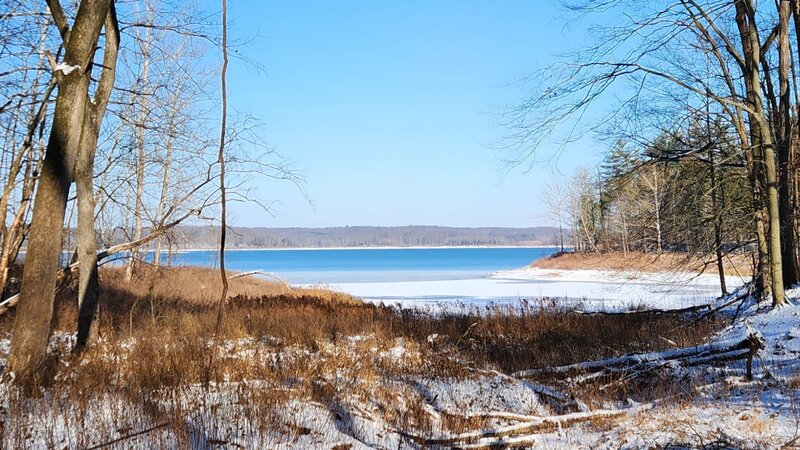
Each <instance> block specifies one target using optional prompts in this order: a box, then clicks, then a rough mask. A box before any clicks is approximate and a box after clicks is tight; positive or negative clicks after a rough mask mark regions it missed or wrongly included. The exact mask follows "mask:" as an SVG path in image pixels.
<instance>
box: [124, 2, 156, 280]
mask: <svg viewBox="0 0 800 450" xmlns="http://www.w3.org/2000/svg"><path fill="white" fill-rule="evenodd" d="M146 8H147V10H146V11H145V22H147V21H148V20H149V19H148V18H149V16H150V10H149V4H147V6H146ZM150 36H151V34H150V28H147V29H145V35H144V38H143V39H142V43H141V47H142V70H141V73H140V74H139V77H140V79H141V81H142V84H141V89H140V95H139V108H140V115H139V123H138V124H137V125H136V130H135V131H136V148H137V151H138V155H137V156H138V157H137V159H136V199H135V202H136V204H135V206H134V212H133V220H134V224H133V240H134V241H138V240H140V239H141V238H142V216H143V215H144V166H145V129H146V126H147V125H146V122H147V103H148V95H147V90H148V89H149V71H150ZM138 259H139V248H138V247H135V248H133V249H131V257H130V259H129V260H128V267H127V269H126V271H125V280H126V281H130V280H131V277H132V276H133V269H134V266H135V265H136V263H137V261H138Z"/></svg>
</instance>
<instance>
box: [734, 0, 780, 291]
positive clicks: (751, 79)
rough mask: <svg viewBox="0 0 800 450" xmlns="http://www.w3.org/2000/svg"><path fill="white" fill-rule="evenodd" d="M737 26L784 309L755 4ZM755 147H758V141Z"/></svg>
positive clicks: (774, 277) (744, 9) (741, 9)
mask: <svg viewBox="0 0 800 450" xmlns="http://www.w3.org/2000/svg"><path fill="white" fill-rule="evenodd" d="M735 7H736V24H737V27H738V29H739V33H740V36H741V39H742V48H743V53H744V56H745V62H746V68H745V77H744V78H745V84H746V88H747V99H748V101H749V103H750V106H751V108H752V111H748V116H749V118H750V126H751V128H753V127H756V128H757V130H758V132H757V135H758V139H759V142H758V144H759V145H758V147H759V149H760V154H761V156H762V157H763V166H764V169H763V176H764V183H763V184H764V185H765V187H766V200H767V201H766V205H767V219H768V220H767V224H768V228H767V233H768V235H767V236H768V238H767V242H768V244H769V255H770V259H769V262H770V276H771V282H772V304H773V306H782V305H784V304H785V303H786V292H785V289H784V284H783V264H782V258H781V254H782V253H781V252H782V248H781V231H780V230H781V220H780V200H779V194H778V174H777V170H776V160H775V142H774V140H773V137H772V133H771V130H770V126H769V120H768V118H767V115H766V113H765V111H764V104H763V100H762V96H761V76H760V74H759V65H760V62H761V58H762V55H761V42H760V39H759V36H758V28H757V23H756V19H755V8H754V5H753V3H752V0H741V1H737V2H736V3H735ZM753 144H756V142H755V140H754V141H753Z"/></svg>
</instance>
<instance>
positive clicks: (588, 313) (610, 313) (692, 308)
mask: <svg viewBox="0 0 800 450" xmlns="http://www.w3.org/2000/svg"><path fill="white" fill-rule="evenodd" d="M710 309H711V305H709V304H703V305H695V306H689V307H686V308H678V309H638V310H632V311H580V310H575V311H570V313H572V314H581V315H586V316H634V315H640V314H652V315H665V314H694V313H698V312H700V311H703V310H710Z"/></svg>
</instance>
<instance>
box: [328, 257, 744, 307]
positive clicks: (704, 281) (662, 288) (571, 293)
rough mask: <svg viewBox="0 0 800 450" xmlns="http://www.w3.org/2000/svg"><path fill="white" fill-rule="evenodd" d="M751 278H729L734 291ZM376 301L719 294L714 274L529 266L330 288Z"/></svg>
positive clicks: (622, 299) (605, 299)
mask: <svg viewBox="0 0 800 450" xmlns="http://www.w3.org/2000/svg"><path fill="white" fill-rule="evenodd" d="M746 281H748V280H747V279H746V278H740V277H735V276H729V277H726V284H727V286H728V289H734V288H736V287H739V286H741V285H742V284H744V283H745V282H746ZM330 287H331V288H333V289H336V290H340V291H343V292H347V293H349V294H351V295H354V296H356V297H360V298H362V299H364V300H367V301H371V302H376V303H377V302H383V303H387V304H397V305H400V306H403V307H416V308H433V309H440V308H444V309H450V308H459V307H462V306H464V305H466V306H468V307H472V306H485V305H492V304H493V305H511V306H513V305H517V304H519V302H520V300H522V299H526V300H528V301H530V300H536V299H542V298H549V299H553V298H555V299H560V301H561V302H563V304H564V305H565V306H574V305H576V304H578V303H580V307H581V308H582V309H586V310H619V309H630V308H641V307H644V308H662V309H668V308H675V309H677V308H685V307H689V306H695V305H698V304H704V303H709V302H710V301H711V300H713V299H714V298H716V297H717V296H719V293H720V287H719V277H718V276H717V275H714V274H701V275H698V274H694V273H678V272H665V273H642V272H614V271H600V270H555V269H539V268H533V267H526V268H522V269H515V270H507V271H501V272H495V273H492V274H491V275H489V276H488V277H484V278H473V279H464V280H444V281H442V280H439V281H396V282H366V283H339V284H335V285H332V286H330Z"/></svg>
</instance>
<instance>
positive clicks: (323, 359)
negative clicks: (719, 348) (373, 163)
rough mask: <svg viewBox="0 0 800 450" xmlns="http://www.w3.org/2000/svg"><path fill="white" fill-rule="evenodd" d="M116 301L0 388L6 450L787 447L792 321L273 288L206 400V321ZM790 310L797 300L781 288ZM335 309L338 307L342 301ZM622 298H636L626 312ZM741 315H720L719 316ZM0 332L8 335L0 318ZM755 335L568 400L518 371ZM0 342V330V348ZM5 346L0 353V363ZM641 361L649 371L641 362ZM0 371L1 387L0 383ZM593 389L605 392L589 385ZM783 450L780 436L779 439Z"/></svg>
mask: <svg viewBox="0 0 800 450" xmlns="http://www.w3.org/2000/svg"><path fill="white" fill-rule="evenodd" d="M126 292H127V293H128V294H126V295H128V297H126V296H125V295H122V294H119V295H118V296H117V297H114V300H115V301H116V302H118V304H116V306H115V309H114V310H112V311H113V315H112V317H108V315H109V314H107V317H106V318H105V319H104V321H103V322H102V324H101V325H102V326H101V330H102V331H103V338H102V340H101V341H100V342H99V344H98V345H96V346H94V347H92V348H91V349H89V350H88V352H87V353H86V354H84V355H83V357H82V358H80V359H78V358H75V357H70V356H69V355H68V351H69V346H70V345H71V343H72V341H73V335H72V334H71V333H69V332H67V331H66V329H65V327H66V324H68V320H66V319H64V318H69V317H70V314H72V313H70V312H69V311H68V309H69V308H70V306H69V304H68V303H65V304H64V305H62V306H61V308H60V313H61V314H62V320H60V321H59V322H58V324H59V327H60V328H61V329H60V330H59V331H58V332H57V333H56V334H55V335H54V336H53V339H52V350H53V351H54V352H56V353H57V354H59V355H60V357H59V359H58V362H57V364H56V369H55V373H56V376H55V380H54V381H53V382H52V384H51V385H49V386H47V387H44V388H42V389H41V390H40V391H39V392H40V394H41V395H40V396H38V397H34V398H29V397H26V396H24V395H22V393H21V392H20V391H19V389H18V388H17V387H15V386H14V385H13V384H12V383H9V382H8V380H7V379H6V381H4V382H3V383H0V420H2V428H0V430H2V432H1V433H0V440H2V441H1V442H0V443H1V444H2V446H3V447H4V448H65V447H66V448H91V447H92V446H96V445H100V444H105V443H113V442H115V441H116V443H115V444H114V445H112V447H111V448H219V447H226V446H227V448H239V446H240V447H244V448H270V449H272V448H287V449H288V448H298V449H300V448H303V449H305V448H326V449H327V448H336V449H338V450H344V449H361V448H384V449H397V448H423V447H424V448H451V447H453V446H459V447H461V448H486V446H493V445H494V446H498V445H507V446H519V447H531V448H547V449H549V448H563V449H567V448H615V449H616V448H628V449H636V448H664V447H667V446H669V445H673V447H669V448H683V447H679V446H680V445H683V446H684V447H688V448H693V447H699V446H701V445H706V444H711V443H714V442H720V443H721V442H724V443H727V444H729V445H730V446H731V447H732V448H743V449H744V448H748V449H749V448H770V449H771V448H780V447H781V446H782V445H784V444H786V443H789V442H791V441H792V440H793V439H795V438H796V437H797V436H798V435H800V434H798V433H800V431H798V430H800V428H798V427H799V426H800V408H799V407H798V405H800V395H799V394H798V388H800V364H798V356H800V328H798V327H799V326H800V309H799V308H797V307H793V306H792V307H787V308H783V309H780V310H776V311H770V310H769V309H768V308H765V305H756V304H753V303H747V304H745V305H743V307H742V309H741V311H740V312H739V315H738V317H737V320H736V322H735V323H734V324H733V325H730V321H731V320H732V314H729V313H725V314H723V315H722V316H721V317H720V318H719V319H718V320H712V321H706V320H703V321H698V322H693V321H692V318H690V317H681V316H674V315H669V314H667V315H656V314H633V315H622V316H604V315H585V314H574V313H571V312H570V311H569V309H567V308H565V307H564V304H563V303H560V302H559V301H558V300H545V301H531V302H527V303H524V304H523V305H522V306H521V305H516V306H515V307H513V308H503V307H495V308H489V309H486V308H482V309H481V311H480V312H476V311H470V310H469V309H465V310H461V311H458V312H453V313H448V312H447V311H441V310H438V311H437V312H436V314H429V313H428V312H426V311H421V310H417V309H412V310H399V309H396V308H391V307H382V306H375V305H370V304H361V303H358V302H354V301H352V299H349V300H346V301H343V302H341V303H337V302H336V299H337V298H339V297H336V296H335V295H328V296H324V295H323V296H322V297H321V298H319V299H315V297H314V295H312V294H313V293H312V292H310V291H307V292H306V294H303V295H286V294H285V293H274V294H272V295H269V296H261V297H256V298H246V297H238V298H236V299H235V300H233V301H231V303H230V304H229V305H228V307H227V310H226V319H225V326H224V327H223V332H224V336H223V340H222V345H221V347H220V350H219V353H218V358H217V360H216V363H215V365H214V370H213V371H212V372H211V382H210V384H209V385H208V387H206V386H205V384H204V380H205V376H206V370H205V369H206V362H207V360H208V359H207V358H208V354H209V346H210V344H211V341H210V339H209V337H210V330H212V329H213V322H214V320H213V319H214V312H215V311H214V308H213V305H207V304H204V303H203V302H186V301H183V300H181V299H180V298H170V297H168V296H163V297H162V296H159V297H157V298H151V297H147V296H146V295H147V290H146V289H145V290H144V291H141V290H138V289H129V290H127V291H126ZM790 296H791V297H792V298H798V297H800V290H798V291H790ZM342 298H346V297H342ZM632 301H633V300H632ZM737 306H738V305H732V307H731V309H730V313H732V312H733V311H734V310H735V309H736V307H737ZM3 324H4V325H6V326H7V325H8V324H9V322H8V321H6V322H4V323H3ZM749 334H757V335H761V336H763V339H764V340H765V342H766V348H765V349H764V350H762V351H761V353H760V354H759V355H758V356H757V357H756V359H755V364H754V375H755V377H754V380H752V381H746V380H745V379H744V370H745V368H744V363H743V362H742V361H732V362H725V363H714V364H710V365H702V366H698V367H678V366H674V367H667V370H663V371H659V372H658V373H653V374H651V376H647V377H644V378H641V379H631V380H625V381H624V382H618V381H619V380H618V379H604V380H602V381H601V380H598V382H597V383H588V384H584V385H581V386H576V387H571V383H570V380H569V379H564V378H563V377H553V378H547V377H544V378H536V380H535V381H533V380H528V379H522V378H519V377H514V376H513V375H512V374H513V373H514V372H516V371H518V370H524V369H536V368H541V367H545V366H552V365H564V364H571V363H578V362H581V361H586V360H600V359H604V358H610V357H615V356H621V355H623V354H627V353H631V352H640V353H648V354H649V355H651V356H652V352H654V351H659V350H664V349H668V348H671V347H686V346H692V345H698V344H702V343H711V342H718V343H720V342H728V341H732V340H735V339H738V338H739V337H741V336H743V335H749ZM0 336H1V335H0ZM8 350H9V336H8V335H7V332H6V335H5V337H4V338H2V339H0V365H2V364H4V360H5V357H6V356H7V353H8ZM651 359H652V358H651ZM6 375H9V374H6ZM602 386H612V387H613V388H604V389H600V387H602ZM795 442H797V441H795Z"/></svg>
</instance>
